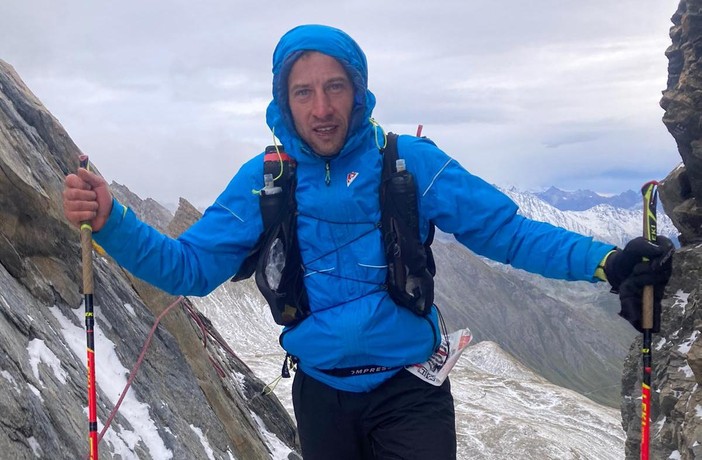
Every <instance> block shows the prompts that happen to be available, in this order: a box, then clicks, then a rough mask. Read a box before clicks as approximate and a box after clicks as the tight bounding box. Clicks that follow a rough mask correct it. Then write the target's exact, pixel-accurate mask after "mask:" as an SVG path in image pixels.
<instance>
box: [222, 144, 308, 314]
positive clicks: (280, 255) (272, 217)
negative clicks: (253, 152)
mask: <svg viewBox="0 0 702 460" xmlns="http://www.w3.org/2000/svg"><path fill="white" fill-rule="evenodd" d="M281 167H282V170H281ZM265 174H271V175H272V177H274V178H275V181H274V186H275V187H274V189H275V190H272V189H271V190H272V191H274V192H275V193H267V192H266V190H269V189H268V188H264V189H263V190H261V196H260V199H259V204H260V208H261V218H262V219H263V228H264V230H263V233H261V236H260V237H259V238H258V241H257V242H256V244H255V245H254V247H253V249H252V250H251V252H250V253H249V254H248V256H247V257H246V259H245V260H244V262H243V263H242V265H241V267H240V269H239V271H238V272H237V274H236V276H234V278H232V281H240V280H243V279H246V278H249V277H250V276H251V275H252V274H253V273H254V272H255V273H256V276H255V278H254V279H255V280H256V285H257V286H258V289H259V291H261V294H263V297H264V298H265V299H266V301H267V302H268V305H269V307H270V309H271V314H272V315H273V319H274V320H275V322H276V323H278V324H280V325H283V326H289V325H292V324H295V323H297V322H298V321H301V320H302V319H304V318H306V317H307V316H308V315H309V301H308V298H307V291H306V289H305V286H304V269H303V266H302V258H301V256H300V248H299V243H298V239H297V206H296V202H295V161H294V160H293V159H292V158H290V157H289V156H287V155H286V154H285V153H284V152H282V147H280V148H279V149H278V150H276V149H275V147H273V146H269V147H268V148H266V155H265V157H264V176H265Z"/></svg>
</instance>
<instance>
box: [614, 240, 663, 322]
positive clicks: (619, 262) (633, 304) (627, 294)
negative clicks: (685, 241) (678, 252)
mask: <svg viewBox="0 0 702 460" xmlns="http://www.w3.org/2000/svg"><path fill="white" fill-rule="evenodd" d="M641 240H643V242H645V243H647V244H642V242H641ZM652 248H655V250H654V249H652ZM674 251H675V248H674V247H673V243H672V242H671V241H670V240H669V239H668V238H666V237H664V236H659V237H658V239H657V240H656V244H655V245H652V244H651V243H648V242H647V240H646V239H644V238H643V237H639V238H636V239H634V240H632V241H630V242H629V243H628V244H627V245H626V247H625V248H624V250H623V251H619V250H617V252H615V253H614V254H611V255H610V256H609V257H608V258H607V263H606V264H605V265H606V267H605V274H606V275H607V279H610V278H609V274H610V273H612V274H613V275H614V278H613V281H614V283H617V284H616V286H615V284H614V283H612V282H611V281H610V284H612V291H614V292H616V291H617V290H618V291H619V301H620V303H621V311H620V312H619V316H621V317H622V318H624V319H626V320H627V321H629V323H631V325H632V326H634V327H635V328H636V330H637V331H639V332H643V328H642V322H641V313H642V309H643V300H642V299H643V290H644V286H653V328H652V330H651V331H652V332H659V331H660V327H661V300H662V299H663V293H664V291H665V285H666V284H667V283H668V280H669V279H670V275H671V273H672V271H673V257H672V256H673V252H674ZM642 252H646V253H645V254H643V255H641V254H642ZM637 253H638V254H639V255H638V256H637V255H636V254H637ZM654 253H655V255H654ZM612 257H614V258H615V259H614V261H612V262H610V259H611V258H612ZM642 257H648V258H649V261H647V262H642V261H641V260H642ZM632 260H635V262H634V263H633V265H631V269H629V268H628V267H629V266H630V264H631V262H632ZM607 267H609V270H610V271H609V272H608V271H607V270H608V269H607ZM626 270H629V272H628V274H627V275H626V276H623V277H622V275H623V274H625V273H626Z"/></svg>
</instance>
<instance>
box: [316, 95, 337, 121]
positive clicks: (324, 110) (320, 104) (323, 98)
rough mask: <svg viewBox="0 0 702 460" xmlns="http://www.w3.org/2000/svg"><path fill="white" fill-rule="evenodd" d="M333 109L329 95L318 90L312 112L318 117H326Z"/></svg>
mask: <svg viewBox="0 0 702 460" xmlns="http://www.w3.org/2000/svg"><path fill="white" fill-rule="evenodd" d="M333 111H334V109H333V108H332V105H331V99H330V98H329V96H328V95H327V94H326V93H325V92H324V91H317V92H316V93H315V97H314V102H313V105H312V114H313V115H314V116H315V117H317V118H326V117H328V116H329V115H330V114H331V113H332V112H333Z"/></svg>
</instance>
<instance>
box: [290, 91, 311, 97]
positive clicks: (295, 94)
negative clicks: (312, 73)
mask: <svg viewBox="0 0 702 460" xmlns="http://www.w3.org/2000/svg"><path fill="white" fill-rule="evenodd" d="M309 94H310V90H309V89H297V90H295V92H294V93H293V96H295V97H305V96H308V95H309Z"/></svg>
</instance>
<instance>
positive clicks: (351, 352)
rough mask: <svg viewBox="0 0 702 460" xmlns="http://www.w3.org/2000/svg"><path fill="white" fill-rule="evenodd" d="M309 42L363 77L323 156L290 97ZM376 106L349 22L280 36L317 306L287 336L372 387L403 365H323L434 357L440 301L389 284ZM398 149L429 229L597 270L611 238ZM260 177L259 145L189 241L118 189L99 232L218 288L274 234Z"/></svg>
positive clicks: (169, 274) (272, 111)
mask: <svg viewBox="0 0 702 460" xmlns="http://www.w3.org/2000/svg"><path fill="white" fill-rule="evenodd" d="M304 51H318V52H321V53H324V54H326V55H329V56H332V57H334V58H335V59H337V60H338V61H339V62H340V63H341V64H342V66H343V67H344V68H345V69H346V71H347V73H348V75H349V77H350V79H351V81H352V82H353V85H354V105H353V109H352V114H351V118H350V123H349V132H348V134H347V139H346V142H345V145H344V146H343V148H342V149H341V151H340V152H339V153H338V154H337V155H335V156H332V157H322V156H319V155H317V154H316V153H314V152H313V151H312V150H311V149H310V147H309V146H308V145H306V144H305V142H304V141H303V140H302V139H301V138H300V137H299V136H298V134H297V132H296V131H295V128H294V123H293V121H292V116H291V113H290V109H289V106H288V102H287V101H288V98H287V77H288V74H289V73H290V68H291V67H292V64H293V63H294V62H295V60H296V59H297V58H299V57H300V55H301V54H302V53H303V52H304ZM374 106H375V97H374V95H373V93H371V91H370V90H369V89H368V70H367V64H366V58H365V55H364V54H363V51H362V50H361V49H360V48H359V46H358V45H357V44H356V43H355V42H354V41H353V40H352V39H351V38H350V37H349V36H348V35H346V34H345V33H344V32H342V31H340V30H338V29H334V28H331V27H327V26H321V25H306V26H300V27H296V28H294V29H292V30H291V31H289V32H288V33H286V34H285V35H284V36H283V37H282V38H281V40H280V42H279V44H278V46H277V47H276V49H275V52H274V55H273V100H272V102H271V103H270V105H269V106H268V110H267V113H266V118H267V122H268V125H269V127H270V128H271V129H272V130H273V131H274V133H275V135H276V136H277V137H278V138H279V139H280V140H281V142H282V144H283V145H284V147H285V150H286V151H287V153H288V154H289V155H291V156H293V157H294V158H295V159H296V160H297V163H298V168H297V181H298V185H297V190H296V199H297V203H298V211H299V216H298V238H299V242H300V251H301V256H302V260H303V263H304V269H305V287H306V289H307V292H308V296H309V301H310V308H311V310H312V315H311V316H310V317H308V318H307V319H305V320H304V321H302V322H301V323H299V324H297V325H296V326H294V327H288V328H286V329H285V330H284V331H283V333H282V334H281V338H280V342H281V345H282V346H283V348H285V350H286V351H287V352H289V353H290V354H292V355H294V356H296V357H298V358H299V360H300V361H299V366H300V367H301V368H302V369H303V370H304V371H305V372H306V373H307V374H309V375H310V376H312V377H314V378H315V379H317V380H319V381H322V382H324V383H326V384H328V385H330V386H332V387H334V388H337V389H341V390H346V391H353V392H363V391H370V390H372V389H374V388H376V387H377V386H379V385H380V384H381V383H382V382H383V381H385V380H386V379H388V378H389V377H391V376H392V375H393V372H392V371H389V372H379V373H367V374H363V375H355V376H347V377H338V376H334V375H330V374H329V373H326V372H323V371H324V370H333V369H339V368H354V367H364V366H371V365H372V366H380V367H388V368H394V369H398V368H401V367H402V366H407V365H410V364H414V363H419V362H424V361H426V360H427V359H428V358H429V356H430V355H431V354H432V352H433V351H434V350H435V349H436V347H437V346H438V344H439V341H440V337H439V328H438V321H437V315H436V311H435V309H434V311H432V313H431V314H430V315H429V316H427V317H426V318H423V317H419V316H417V315H415V314H413V313H411V312H410V311H409V310H407V309H405V308H401V307H398V306H397V305H395V304H394V303H393V301H392V300H391V299H390V298H389V297H388V295H387V293H386V292H385V291H384V290H383V284H384V282H385V278H386V271H387V265H386V261H385V256H384V250H383V244H382V238H381V234H380V230H379V229H378V223H379V222H380V205H379V203H380V198H379V187H380V176H381V169H382V158H381V155H379V149H378V146H379V145H383V143H384V137H385V133H384V131H383V130H382V129H381V128H380V127H379V126H378V125H377V124H376V123H375V122H373V121H372V119H371V114H372V111H373V108H374ZM398 150H399V154H400V157H402V158H404V159H405V162H406V165H407V169H408V170H409V171H411V172H412V173H413V174H414V176H415V181H416V183H417V187H418V196H419V214H420V216H419V217H420V236H421V237H422V239H426V237H427V234H428V231H429V222H433V223H434V224H435V225H436V226H437V227H438V228H439V229H441V230H442V231H444V232H446V233H451V234H453V235H455V237H456V239H457V240H458V241H460V242H461V243H462V244H464V245H465V246H466V247H468V248H469V249H470V250H472V251H473V252H475V253H477V254H479V255H482V256H486V257H489V258H491V259H493V260H496V261H500V262H503V263H509V264H511V265H513V266H515V267H518V268H522V269H525V270H528V271H530V272H534V273H539V274H542V275H544V276H547V277H552V278H560V279H567V280H586V281H592V282H594V281H596V279H595V278H594V277H593V274H594V273H595V269H596V268H597V264H598V263H599V262H600V261H601V260H602V258H603V257H604V256H605V254H606V253H607V252H608V251H609V250H611V249H612V248H613V246H612V245H607V244H603V243H598V242H595V241H593V240H592V238H589V237H585V236H582V235H579V234H576V233H573V232H569V231H566V230H563V229H561V228H558V227H555V226H552V225H550V224H547V223H543V222H536V221H531V220H528V219H526V218H524V217H522V216H521V215H519V214H518V213H517V211H518V208H517V206H516V205H515V204H514V203H513V202H512V201H511V200H510V199H509V198H507V197H506V196H505V195H504V194H502V193H501V192H499V191H498V190H497V189H495V188H494V187H492V186H491V185H489V184H488V183H486V182H485V181H483V180H482V179H480V178H478V177H476V176H473V175H471V174H470V173H469V172H467V171H466V170H465V169H464V168H463V167H462V166H461V165H459V164H458V163H457V162H456V161H455V160H453V159H452V158H451V157H449V156H448V155H447V154H446V153H444V152H443V151H441V150H440V149H439V148H437V147H436V146H435V145H434V144H433V143H432V142H431V141H429V140H426V139H420V138H416V137H412V136H400V138H399V139H398ZM262 187H263V159H262V154H259V155H257V156H256V157H254V158H253V159H252V160H250V161H249V162H247V163H246V164H244V165H243V166H242V167H241V169H240V170H239V171H238V172H237V173H236V175H235V176H234V178H233V179H232V180H231V182H230V183H229V185H228V186H227V188H226V189H225V190H224V191H223V192H222V194H221V195H220V196H219V197H218V198H217V200H216V201H215V203H214V204H213V205H212V206H210V207H209V208H208V209H207V211H206V212H205V214H204V215H203V217H202V219H200V221H198V222H197V223H195V224H194V225H193V226H192V227H191V228H190V229H189V230H188V231H187V232H185V233H184V234H183V235H181V236H180V237H179V238H178V239H171V238H169V237H167V236H165V235H162V234H160V233H159V232H157V231H156V230H154V229H153V228H151V227H149V226H148V225H146V224H144V223H142V222H140V221H139V220H138V219H137V218H136V217H135V215H134V214H133V213H132V212H131V211H130V210H128V209H125V208H124V207H123V206H122V205H121V204H119V203H118V202H116V201H115V202H114V206H113V209H112V213H111V215H110V218H109V220H108V222H107V223H106V225H105V226H104V227H103V228H102V229H101V231H100V232H97V233H96V234H95V240H96V241H97V242H98V243H99V244H100V245H102V246H103V248H104V249H105V250H106V251H107V252H108V253H109V254H110V255H111V256H112V257H114V258H115V259H116V260H117V261H118V262H119V263H120V264H122V265H123V266H124V267H125V268H127V269H128V270H129V271H130V272H132V273H133V274H135V275H136V276H138V277H139V278H142V279H144V280H146V281H148V282H150V283H152V284H154V285H156V286H158V287H160V288H161V289H164V290H166V291H168V292H171V293H173V294H183V295H206V294H208V293H209V292H211V291H212V290H213V289H215V288H216V287H217V286H219V285H220V284H221V283H222V282H224V281H226V280H228V279H229V278H231V277H232V276H233V275H234V274H235V273H236V272H237V271H238V269H239V267H240V265H241V263H242V261H243V260H244V259H245V257H246V256H247V254H248V252H249V251H250V249H251V248H252V247H253V245H254V243H255V242H256V240H257V239H258V236H259V235H260V233H261V232H262V230H263V226H262V223H261V216H260V211H259V204H258V196H257V195H255V194H253V193H252V192H251V190H260V189H261V188H262ZM439 270H440V267H439ZM466 295H470V287H469V286H468V287H467V290H466ZM486 308H492V307H491V306H486Z"/></svg>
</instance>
